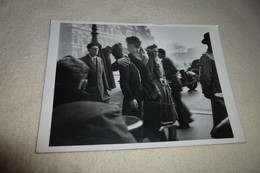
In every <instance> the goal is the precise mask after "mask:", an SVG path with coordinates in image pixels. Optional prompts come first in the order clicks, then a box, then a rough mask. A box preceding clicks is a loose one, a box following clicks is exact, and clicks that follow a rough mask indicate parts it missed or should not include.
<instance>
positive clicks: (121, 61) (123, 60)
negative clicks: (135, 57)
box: [117, 57, 131, 67]
mask: <svg viewBox="0 0 260 173" xmlns="http://www.w3.org/2000/svg"><path fill="white" fill-rule="evenodd" d="M117 63H118V64H119V65H122V66H124V67H127V66H129V64H130V63H131V60H130V58H128V57H124V58H120V59H119V60H117Z"/></svg>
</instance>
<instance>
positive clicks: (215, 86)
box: [199, 32, 232, 137]
mask: <svg viewBox="0 0 260 173" xmlns="http://www.w3.org/2000/svg"><path fill="white" fill-rule="evenodd" d="M201 43H202V44H205V45H207V46H208V49H207V52H206V53H204V54H202V56H201V58H200V61H199V64H200V83H201V87H202V92H203V94H204V96H205V97H206V98H208V99H210V100H211V107H212V114H213V128H212V131H213V129H214V128H215V127H216V126H217V125H218V124H219V123H220V122H221V121H223V120H224V119H225V118H227V116H228V115H227V110H226V106H225V102H224V99H223V98H222V99H220V98H219V97H217V96H218V94H220V93H222V90H221V86H220V82H219V78H218V73H217V68H216V65H215V59H214V56H213V51H212V46H211V41H210V35H209V32H207V33H205V34H204V38H203V40H202V41H201ZM229 126H230V124H229ZM229 129H230V130H231V127H230V128H229ZM212 131H211V135H212V137H215V136H214V134H212ZM225 133H226V132H225ZM229 134H230V132H229ZM231 134H232V131H231ZM224 136H225V135H223V137H224Z"/></svg>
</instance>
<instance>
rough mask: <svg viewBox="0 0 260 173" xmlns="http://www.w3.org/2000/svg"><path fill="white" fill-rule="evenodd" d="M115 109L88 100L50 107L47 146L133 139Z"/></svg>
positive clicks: (128, 140) (124, 141)
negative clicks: (49, 130)
mask: <svg viewBox="0 0 260 173" xmlns="http://www.w3.org/2000/svg"><path fill="white" fill-rule="evenodd" d="M118 112H119V107H114V106H111V105H109V104H105V103H99V102H91V101H81V102H73V103H68V104H63V105H60V106H58V107H56V108H54V110H53V115H52V124H51V134H50V146H66V145H93V144H117V143H133V142H136V140H135V139H134V137H133V136H132V135H131V134H130V133H129V132H128V130H127V126H126V124H125V122H124V120H123V118H122V115H119V114H118Z"/></svg>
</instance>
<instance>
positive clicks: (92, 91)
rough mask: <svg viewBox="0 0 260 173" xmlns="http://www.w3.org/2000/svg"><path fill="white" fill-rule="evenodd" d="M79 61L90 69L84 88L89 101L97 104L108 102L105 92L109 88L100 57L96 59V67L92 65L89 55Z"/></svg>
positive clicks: (107, 95)
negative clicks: (97, 102)
mask: <svg viewBox="0 0 260 173" xmlns="http://www.w3.org/2000/svg"><path fill="white" fill-rule="evenodd" d="M80 60H82V61H83V62H85V63H86V65H87V66H89V68H90V70H89V73H88V78H87V79H88V85H87V87H86V92H87V93H88V94H89V97H90V100H92V101H99V102H105V101H106V100H109V98H110V96H109V94H108V92H107V89H108V88H109V87H108V84H107V78H106V74H105V69H104V63H103V60H102V59H101V58H100V57H97V58H96V65H95V64H94V63H93V61H92V59H91V57H90V56H89V55H86V56H84V57H82V58H80Z"/></svg>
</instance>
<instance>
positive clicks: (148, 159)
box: [0, 0, 260, 173]
mask: <svg viewBox="0 0 260 173" xmlns="http://www.w3.org/2000/svg"><path fill="white" fill-rule="evenodd" d="M51 19H62V20H77V21H90V22H91V21H103V22H129V23H155V24H164V23H168V24H217V25H219V32H220V39H221V43H222V48H223V53H224V57H225V61H226V65H227V70H228V73H229V78H230V82H231V86H232V89H233V94H234V97H235V102H236V105H237V109H238V113H239V115H240V119H241V123H242V127H243V130H244V133H245V137H246V139H247V142H246V143H243V144H225V145H209V146H192V147H175V148H160V149H144V150H143V149H139V150H121V151H100V152H76V153H52V154H36V153H35V147H36V140H37V133H38V125H39V120H40V111H41V101H42V94H43V84H44V75H45V69H46V60H47V47H48V39H49V27H50V20H51ZM259 25H260V19H259V2H258V1H257V0H255V1H252V0H251V1H242V0H241V1H239V0H232V1H231V0H229V1H224V0H219V1H213V0H209V1H202V0H201V1H198V0H196V1H193V0H187V1H181V0H179V1H172V0H171V1H166V0H160V1H159V0H158V1H155V0H143V1H140V2H139V1H137V0H131V1H130V0H129V1H123V0H118V1H117V0H114V1H102V0H100V1H84V0H82V1H79V0H74V1H72V0H71V1H70V0H66V1H64V0H63V1H62V0H57V1H45V0H42V1H40V0H38V1H36V0H35V1H32V0H31V1H28V0H27V1H26V0H20V1H14V0H8V1H7V0H0V52H1V54H0V88H1V89H0V137H1V139H0V170H1V172H156V173H157V172H259V171H260V164H259V163H260V149H259V148H260V147H259V146H260V139H259V129H258V128H259V125H260V119H259V112H260V107H259V101H260V99H259V98H260V94H259V91H258V89H259V87H260V82H259V78H260V77H259V74H260V70H259V65H260V57H259V52H258V46H259V41H260V36H259V35H258V33H259Z"/></svg>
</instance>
